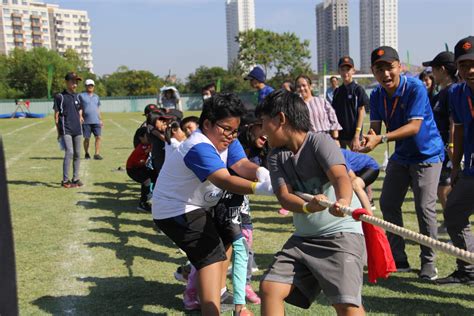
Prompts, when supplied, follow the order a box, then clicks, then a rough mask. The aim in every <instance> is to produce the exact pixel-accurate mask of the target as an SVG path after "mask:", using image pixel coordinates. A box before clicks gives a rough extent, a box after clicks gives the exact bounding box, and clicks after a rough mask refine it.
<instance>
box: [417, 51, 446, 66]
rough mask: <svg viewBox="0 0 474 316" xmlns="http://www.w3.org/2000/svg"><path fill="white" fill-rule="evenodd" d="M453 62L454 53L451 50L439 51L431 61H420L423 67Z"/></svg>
mask: <svg viewBox="0 0 474 316" xmlns="http://www.w3.org/2000/svg"><path fill="white" fill-rule="evenodd" d="M453 63H454V54H453V53H452V52H441V53H439V54H438V55H436V57H435V58H434V59H433V60H431V61H425V62H423V63H422V65H423V66H424V67H432V66H443V65H446V64H453Z"/></svg>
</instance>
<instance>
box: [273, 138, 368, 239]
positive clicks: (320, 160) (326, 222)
mask: <svg viewBox="0 0 474 316" xmlns="http://www.w3.org/2000/svg"><path fill="white" fill-rule="evenodd" d="M334 165H345V160H344V156H343V155H342V153H341V150H340V149H339V148H338V147H337V145H336V143H335V142H334V140H333V139H331V137H329V135H327V134H324V133H314V132H309V133H308V134H307V136H306V139H305V141H304V143H303V145H302V146H301V148H300V150H299V151H298V152H297V153H296V154H293V153H292V152H291V151H290V150H287V149H285V148H275V149H273V150H272V151H271V152H270V154H269V156H268V166H269V169H270V176H271V179H272V186H273V187H274V188H279V187H280V186H282V185H289V186H291V187H292V188H293V191H300V192H304V193H309V194H313V195H316V194H324V195H326V196H327V197H328V199H329V200H331V201H335V200H336V194H335V191H334V187H333V186H332V185H331V182H330V181H329V179H328V177H327V176H326V171H327V170H328V169H329V168H330V167H331V166H334ZM351 206H352V207H355V208H359V207H361V204H360V202H359V199H358V198H357V196H356V195H355V193H354V194H353V196H352V203H351ZM293 223H294V225H295V228H296V230H295V235H296V236H304V237H309V236H312V237H317V236H323V235H330V234H334V233H338V232H351V233H359V234H362V225H361V223H360V222H357V221H355V220H354V219H353V218H352V217H350V216H346V217H335V216H333V215H331V214H330V213H329V211H328V209H326V210H324V211H322V212H317V213H313V214H303V213H293Z"/></svg>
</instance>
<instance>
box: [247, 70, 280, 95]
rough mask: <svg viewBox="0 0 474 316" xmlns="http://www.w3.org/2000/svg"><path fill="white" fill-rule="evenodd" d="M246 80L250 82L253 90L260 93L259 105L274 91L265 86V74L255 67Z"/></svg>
mask: <svg viewBox="0 0 474 316" xmlns="http://www.w3.org/2000/svg"><path fill="white" fill-rule="evenodd" d="M244 79H245V80H250V85H251V86H252V88H254V89H256V90H257V91H258V104H260V103H262V101H263V99H265V97H266V96H267V95H269V94H270V93H271V92H272V91H273V90H274V89H273V88H272V87H270V86H267V85H266V84H265V79H266V77H265V72H264V71H263V69H262V68H260V67H254V68H253V69H252V71H250V73H249V74H248V75H247V76H246V77H245V78H244Z"/></svg>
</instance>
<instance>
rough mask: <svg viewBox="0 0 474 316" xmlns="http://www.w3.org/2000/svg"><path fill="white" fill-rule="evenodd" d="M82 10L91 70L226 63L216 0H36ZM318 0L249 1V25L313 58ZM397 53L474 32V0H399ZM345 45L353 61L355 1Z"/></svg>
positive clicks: (415, 59)
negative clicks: (306, 46)
mask: <svg viewBox="0 0 474 316" xmlns="http://www.w3.org/2000/svg"><path fill="white" fill-rule="evenodd" d="M43 1H45V2H48V3H57V4H59V5H60V6H61V7H63V8H69V9H79V10H87V11H88V13H89V18H90V19H91V28H92V43H93V44H92V45H93V46H92V49H93V57H94V71H95V72H96V73H97V74H99V75H103V74H107V73H112V72H113V71H115V70H116V69H117V67H119V66H120V65H126V66H128V67H129V68H131V69H144V70H149V71H151V72H153V73H154V74H156V75H159V76H165V75H166V74H168V71H169V70H171V73H174V74H177V75H178V77H179V78H181V79H185V78H186V77H187V76H188V75H189V74H190V73H192V72H194V70H195V69H196V68H197V67H199V66H200V65H206V66H221V67H226V65H227V49H226V29H225V1H224V0H129V1H126V0H43ZM320 2H321V0H255V15H256V25H257V27H258V28H265V29H269V30H272V31H275V32H284V31H290V32H294V33H296V34H297V35H298V36H299V37H300V38H301V39H308V40H310V43H311V44H310V45H311V46H310V48H311V51H312V58H311V64H312V67H313V69H317V64H316V19H315V5H316V4H317V3H320ZM398 15H399V28H398V37H399V53H400V57H401V58H402V59H404V58H405V57H404V56H406V55H407V50H409V52H410V61H411V63H412V64H421V62H422V61H425V60H430V59H432V58H433V57H434V56H435V55H436V54H437V53H439V52H440V51H442V50H444V43H447V44H448V45H449V47H450V49H451V50H452V49H453V47H454V45H455V44H456V42H457V41H458V40H459V39H461V38H463V37H465V36H468V35H474V0H399V6H398ZM349 38H350V40H349V46H350V54H351V55H352V56H353V58H354V61H355V63H356V67H357V65H358V64H359V59H360V58H359V55H360V52H359V1H358V0H349Z"/></svg>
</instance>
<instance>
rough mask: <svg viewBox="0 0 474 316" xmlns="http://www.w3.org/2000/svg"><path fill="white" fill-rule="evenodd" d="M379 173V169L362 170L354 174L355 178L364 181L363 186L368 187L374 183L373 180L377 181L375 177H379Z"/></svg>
mask: <svg viewBox="0 0 474 316" xmlns="http://www.w3.org/2000/svg"><path fill="white" fill-rule="evenodd" d="M379 172H380V170H379V169H372V168H364V169H362V170H360V171H358V172H355V174H356V176H358V177H359V178H361V179H362V180H363V181H364V183H365V186H366V187H368V186H369V185H371V184H372V183H374V182H375V180H377V177H378V176H379Z"/></svg>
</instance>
